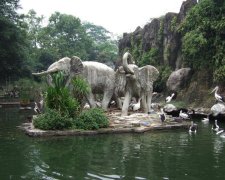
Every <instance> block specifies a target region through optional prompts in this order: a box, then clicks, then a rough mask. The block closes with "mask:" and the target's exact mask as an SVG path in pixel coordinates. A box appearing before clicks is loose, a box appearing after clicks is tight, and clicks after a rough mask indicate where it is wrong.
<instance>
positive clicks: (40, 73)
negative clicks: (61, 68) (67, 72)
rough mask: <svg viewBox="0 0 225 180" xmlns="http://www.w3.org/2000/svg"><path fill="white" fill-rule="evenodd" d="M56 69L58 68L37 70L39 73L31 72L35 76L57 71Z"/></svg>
mask: <svg viewBox="0 0 225 180" xmlns="http://www.w3.org/2000/svg"><path fill="white" fill-rule="evenodd" d="M57 71H58V68H52V69H49V70H47V71H43V72H39V73H32V74H33V75H35V76H42V75H46V74H50V73H54V72H57Z"/></svg>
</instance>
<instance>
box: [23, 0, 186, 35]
mask: <svg viewBox="0 0 225 180" xmlns="http://www.w3.org/2000/svg"><path fill="white" fill-rule="evenodd" d="M183 1H184V0H20V5H21V6H22V9H21V10H20V11H19V12H22V13H27V12H28V11H29V10H30V9H34V10H35V11H36V12H37V14H38V15H44V16H45V17H46V18H48V17H49V16H50V15H51V14H53V13H54V12H55V11H59V12H60V13H65V14H70V15H73V16H76V17H78V18H80V20H81V21H88V22H91V23H93V24H95V25H101V26H103V27H104V28H105V29H107V30H108V31H110V32H112V33H115V34H118V35H121V34H122V33H124V32H133V31H134V30H135V29H136V27H137V26H143V25H145V24H146V23H147V22H148V21H149V20H150V19H151V18H155V17H160V16H162V15H165V14H166V13H167V12H177V13H178V12H179V10H180V6H181V4H182V2H183Z"/></svg>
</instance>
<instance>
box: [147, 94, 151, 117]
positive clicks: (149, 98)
mask: <svg viewBox="0 0 225 180" xmlns="http://www.w3.org/2000/svg"><path fill="white" fill-rule="evenodd" d="M151 104H152V91H151V92H149V93H148V95H147V107H148V114H151V112H152V107H151Z"/></svg>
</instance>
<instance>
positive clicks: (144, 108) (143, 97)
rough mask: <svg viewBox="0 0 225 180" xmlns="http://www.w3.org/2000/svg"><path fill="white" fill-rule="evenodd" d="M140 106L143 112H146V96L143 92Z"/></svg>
mask: <svg viewBox="0 0 225 180" xmlns="http://www.w3.org/2000/svg"><path fill="white" fill-rule="evenodd" d="M141 106H142V108H143V111H144V112H145V113H147V112H148V106H147V98H146V95H145V94H143V95H142V96H141Z"/></svg>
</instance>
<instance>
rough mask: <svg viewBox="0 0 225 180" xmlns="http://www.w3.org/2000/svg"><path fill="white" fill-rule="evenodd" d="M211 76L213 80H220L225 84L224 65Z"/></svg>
mask: <svg viewBox="0 0 225 180" xmlns="http://www.w3.org/2000/svg"><path fill="white" fill-rule="evenodd" d="M213 78H214V81H215V82H218V83H219V82H220V83H221V84H222V83H224V84H225V65H223V66H221V67H219V68H218V69H216V70H215V72H214V76H213Z"/></svg>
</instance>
